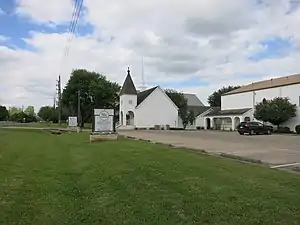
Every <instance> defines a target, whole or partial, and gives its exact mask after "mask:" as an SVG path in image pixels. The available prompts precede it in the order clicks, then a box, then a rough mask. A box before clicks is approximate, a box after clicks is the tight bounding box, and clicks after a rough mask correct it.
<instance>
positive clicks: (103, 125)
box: [93, 109, 114, 132]
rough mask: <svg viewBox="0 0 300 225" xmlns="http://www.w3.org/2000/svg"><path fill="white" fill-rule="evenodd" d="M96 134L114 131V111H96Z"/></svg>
mask: <svg viewBox="0 0 300 225" xmlns="http://www.w3.org/2000/svg"><path fill="white" fill-rule="evenodd" d="M93 122H94V132H113V131H114V110H113V109H94V121H93Z"/></svg>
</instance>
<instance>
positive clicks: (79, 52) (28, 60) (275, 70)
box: [0, 0, 300, 106]
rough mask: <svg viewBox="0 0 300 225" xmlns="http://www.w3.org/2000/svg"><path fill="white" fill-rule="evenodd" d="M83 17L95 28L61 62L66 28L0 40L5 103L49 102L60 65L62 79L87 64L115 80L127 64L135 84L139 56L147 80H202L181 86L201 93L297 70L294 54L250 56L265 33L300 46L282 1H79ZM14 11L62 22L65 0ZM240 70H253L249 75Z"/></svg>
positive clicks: (298, 16)
mask: <svg viewBox="0 0 300 225" xmlns="http://www.w3.org/2000/svg"><path fill="white" fill-rule="evenodd" d="M84 2H85V3H84V4H85V12H84V22H88V23H90V24H91V25H92V26H93V27H94V32H93V33H92V34H89V35H85V36H77V37H76V38H74V39H73V42H72V45H71V52H70V54H69V58H68V61H67V62H63V63H62V61H61V59H62V53H63V48H64V46H65V44H66V34H61V33H51V34H48V33H41V32H31V33H30V34H31V37H30V38H27V39H24V41H25V42H26V43H27V44H28V45H29V46H30V47H32V48H34V49H35V51H29V50H22V49H9V48H7V47H4V46H2V47H0V65H1V68H3V69H2V71H5V72H4V73H1V75H0V77H1V76H5V79H3V77H2V78H1V80H4V84H2V83H1V85H2V86H4V85H5V87H7V88H6V90H7V91H5V92H2V95H4V96H5V97H4V98H2V99H5V102H6V103H7V104H17V105H21V104H24V105H28V104H32V103H33V104H34V105H36V106H41V105H44V104H52V100H51V98H52V97H53V94H54V92H55V80H56V78H57V76H58V73H59V72H60V70H61V66H62V68H63V72H62V78H63V83H66V81H67V79H68V76H69V73H70V71H71V70H72V69H73V68H87V69H89V70H95V71H97V72H100V73H103V74H105V75H107V76H108V78H109V79H112V80H114V81H118V82H122V81H123V80H124V78H125V75H126V70H127V66H128V65H129V66H130V67H131V70H132V75H133V78H134V79H135V81H136V82H137V86H138V85H139V82H140V79H141V57H142V56H144V63H145V66H144V71H145V79H146V82H147V81H148V82H150V81H151V82H154V83H157V84H159V83H160V82H161V83H162V82H163V83H165V82H168V81H169V82H174V81H177V82H178V81H184V80H187V79H189V80H190V79H195V81H197V80H198V81H199V80H200V81H203V82H206V83H209V85H207V86H205V87H203V86H201V87H181V88H178V89H179V90H182V91H190V92H194V93H197V94H198V96H199V97H200V99H201V100H202V101H204V102H206V99H207V96H208V95H209V94H210V93H211V92H213V91H214V90H216V89H218V88H220V87H222V86H224V85H229V84H231V85H238V84H247V83H248V82H253V81H255V80H256V79H259V78H264V77H269V76H271V77H272V76H280V75H287V74H292V73H297V72H299V66H298V64H299V63H298V62H299V60H300V53H299V52H296V51H290V52H288V53H287V54H286V55H285V56H283V57H281V58H273V59H265V60H262V61H259V62H254V61H250V60H249V59H248V57H249V56H251V55H253V54H255V53H258V52H260V51H263V50H265V46H263V45H262V44H261V43H260V42H261V41H262V40H265V39H269V38H270V37H272V36H279V37H282V38H285V39H286V38H288V39H289V40H290V41H292V43H293V44H295V46H299V45H300V34H299V32H297V29H298V24H299V21H300V12H299V11H297V9H295V10H293V12H292V13H287V12H290V11H291V10H290V7H291V5H290V3H289V1H288V0H276V1H274V0H272V1H271V0H264V1H262V3H261V4H260V5H257V4H256V3H257V2H256V1H253V0H227V1H226V4H225V3H224V1H221V0H210V1H199V0H189V1H182V0H172V1H171V0H167V1H159V0H151V1H150V0H144V1H138V0H128V1H121V0H119V1H111V2H109V1H104V0H85V1H84ZM16 12H17V13H18V14H19V15H22V16H26V17H28V18H30V20H31V21H33V22H35V23H43V24H47V25H48V24H49V23H52V24H54V25H57V24H62V23H63V24H65V23H66V22H67V21H68V20H69V19H70V18H71V13H72V1H71V0H68V1H59V0H54V1H50V2H48V3H47V6H45V4H44V3H42V1H38V0H18V8H17V9H16ZM241 74H246V75H254V76H253V77H252V78H251V77H249V76H247V77H243V76H241ZM0 93H1V87H0Z"/></svg>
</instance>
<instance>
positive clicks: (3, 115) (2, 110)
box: [0, 105, 9, 121]
mask: <svg viewBox="0 0 300 225" xmlns="http://www.w3.org/2000/svg"><path fill="white" fill-rule="evenodd" d="M8 117H9V114H8V110H7V109H6V107H5V106H1V105H0V121H4V120H7V119H8Z"/></svg>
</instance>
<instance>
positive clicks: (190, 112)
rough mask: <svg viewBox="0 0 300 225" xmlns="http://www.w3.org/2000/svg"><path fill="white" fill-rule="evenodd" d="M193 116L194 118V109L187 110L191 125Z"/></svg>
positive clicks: (193, 119)
mask: <svg viewBox="0 0 300 225" xmlns="http://www.w3.org/2000/svg"><path fill="white" fill-rule="evenodd" d="M195 118H196V116H195V113H194V111H193V110H191V111H189V112H188V116H187V119H188V122H189V124H191V125H193V123H194V121H195Z"/></svg>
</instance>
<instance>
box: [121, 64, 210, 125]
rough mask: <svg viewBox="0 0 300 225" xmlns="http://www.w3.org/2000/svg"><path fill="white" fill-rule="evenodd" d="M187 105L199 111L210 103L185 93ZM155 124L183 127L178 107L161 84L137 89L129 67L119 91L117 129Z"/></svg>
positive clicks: (202, 110) (204, 109) (205, 108)
mask: <svg viewBox="0 0 300 225" xmlns="http://www.w3.org/2000/svg"><path fill="white" fill-rule="evenodd" d="M184 95H185V97H186V98H187V100H188V107H190V108H193V109H195V110H196V113H198V114H200V113H202V112H204V111H206V110H207V107H205V106H204V105H203V103H202V102H201V101H200V100H199V99H198V97H197V96H196V95H194V94H184ZM155 126H164V127H167V126H169V127H171V128H182V121H181V118H180V117H179V116H178V107H177V106H176V105H175V104H174V102H173V101H172V100H171V99H170V98H169V97H168V95H167V94H166V93H165V92H164V90H163V89H162V88H161V87H160V86H155V87H152V88H150V89H146V90H143V91H137V90H136V87H135V85H134V82H133V80H132V78H131V75H130V70H129V68H128V71H127V76H126V79H125V81H124V83H123V86H122V89H121V91H120V103H119V123H118V126H117V128H118V129H136V128H137V129H145V128H146V129H149V128H154V127H155Z"/></svg>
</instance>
